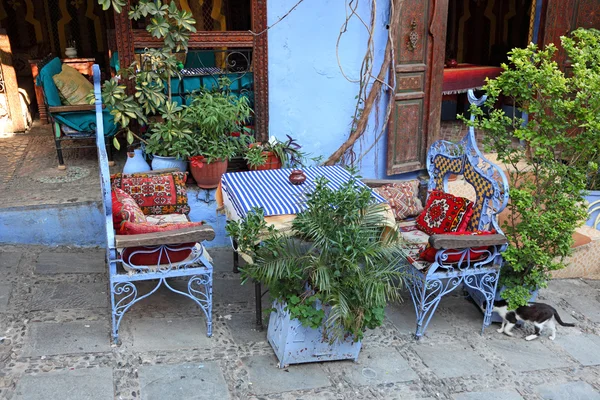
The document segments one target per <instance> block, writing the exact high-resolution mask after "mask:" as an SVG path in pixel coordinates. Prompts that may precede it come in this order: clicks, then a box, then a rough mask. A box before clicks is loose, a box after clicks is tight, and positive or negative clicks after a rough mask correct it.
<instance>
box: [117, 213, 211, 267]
mask: <svg viewBox="0 0 600 400" xmlns="http://www.w3.org/2000/svg"><path fill="white" fill-rule="evenodd" d="M201 225H203V222H186V223H179V224H161V225H155V224H151V223H149V222H143V223H132V222H127V221H125V222H124V223H123V228H122V230H121V234H123V235H137V234H142V233H155V232H165V231H174V230H177V229H182V228H189V227H192V226H201ZM194 245H195V243H183V244H177V245H169V246H168V249H167V250H166V251H160V250H159V248H158V247H132V248H128V249H125V251H124V252H123V260H124V261H125V262H126V263H128V264H131V265H134V266H135V265H138V266H140V265H146V266H152V265H161V264H168V263H169V262H171V263H177V262H180V261H183V260H185V259H186V258H188V257H189V255H190V253H191V252H192V250H191V248H192V247H193V246H194ZM153 250H155V251H153Z"/></svg>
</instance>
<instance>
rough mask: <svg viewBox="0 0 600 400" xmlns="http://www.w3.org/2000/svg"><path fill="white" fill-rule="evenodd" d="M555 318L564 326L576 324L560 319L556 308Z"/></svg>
mask: <svg viewBox="0 0 600 400" xmlns="http://www.w3.org/2000/svg"><path fill="white" fill-rule="evenodd" d="M554 319H555V320H556V322H558V323H559V324H561V325H562V326H575V324H569V323H566V322H563V320H562V319H560V316H559V315H558V311H556V310H554Z"/></svg>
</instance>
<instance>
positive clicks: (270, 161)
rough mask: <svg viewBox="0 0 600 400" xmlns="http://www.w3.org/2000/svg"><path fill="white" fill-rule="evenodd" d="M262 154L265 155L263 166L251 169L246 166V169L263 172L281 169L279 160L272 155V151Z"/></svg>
mask: <svg viewBox="0 0 600 400" xmlns="http://www.w3.org/2000/svg"><path fill="white" fill-rule="evenodd" d="M263 154H266V156H267V161H265V163H264V164H263V165H259V166H257V167H252V166H250V165H248V169H249V170H251V171H264V170H267V169H280V168H281V160H280V159H279V158H278V157H277V156H276V155H275V153H273V152H272V151H263Z"/></svg>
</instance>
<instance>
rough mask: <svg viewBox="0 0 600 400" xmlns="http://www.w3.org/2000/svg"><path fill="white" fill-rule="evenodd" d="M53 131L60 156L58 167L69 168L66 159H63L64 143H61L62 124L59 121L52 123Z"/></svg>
mask: <svg viewBox="0 0 600 400" xmlns="http://www.w3.org/2000/svg"><path fill="white" fill-rule="evenodd" d="M52 131H53V132H52V133H53V134H54V144H55V145H56V154H57V156H58V169H60V170H63V169H67V166H66V165H65V160H64V159H63V153H62V145H61V143H60V125H59V124H58V123H56V122H55V123H53V124H52Z"/></svg>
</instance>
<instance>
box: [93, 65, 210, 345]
mask: <svg viewBox="0 0 600 400" xmlns="http://www.w3.org/2000/svg"><path fill="white" fill-rule="evenodd" d="M93 70H94V94H95V97H96V103H95V115H96V129H97V132H99V133H100V132H103V131H104V126H103V115H102V98H101V95H100V68H99V67H98V65H94V68H93ZM96 146H97V148H98V161H99V164H100V184H101V188H102V203H103V206H104V207H103V210H104V216H105V221H106V243H107V246H106V260H107V264H108V272H109V285H110V288H109V289H110V296H111V309H112V339H113V341H114V342H115V343H118V342H119V326H120V324H121V321H122V319H123V316H124V314H125V312H127V311H128V310H129V309H130V308H131V307H132V306H133V305H134V304H135V303H137V302H139V301H140V300H143V299H145V298H146V297H148V296H150V295H152V294H153V293H154V292H156V291H157V290H158V288H159V287H160V286H161V285H164V286H165V287H167V288H168V289H169V290H171V291H173V292H175V293H177V294H180V295H182V296H185V297H187V298H189V299H191V300H193V301H194V303H196V304H197V305H198V306H199V307H200V308H201V309H202V311H203V312H204V315H205V316H206V327H207V335H208V336H209V337H210V336H211V335H212V277H213V268H212V265H211V263H210V257H209V255H208V252H207V251H206V250H205V249H204V247H203V246H202V244H201V243H202V242H203V241H204V240H212V239H213V238H214V236H215V232H214V230H213V228H212V227H211V226H209V225H202V226H199V227H191V228H183V229H178V230H174V231H168V232H160V233H148V234H140V235H115V232H114V227H113V220H112V202H111V185H110V173H109V169H108V157H107V154H106V149H105V143H104V135H102V134H98V135H96ZM179 252H187V253H186V254H189V255H188V256H187V257H186V258H185V259H183V260H180V261H176V260H175V259H174V258H173V257H174V254H176V253H179ZM136 258H137V259H146V260H148V258H155V259H157V262H156V263H154V264H149V265H145V264H141V262H139V261H136ZM146 262H147V261H146ZM169 278H185V279H186V280H187V285H186V289H185V290H179V289H176V288H175V287H174V286H172V285H171V283H170V281H169ZM140 281H153V282H154V284H155V285H154V286H153V288H152V289H151V290H150V291H149V292H148V293H146V294H143V295H140V294H139V293H138V288H137V287H136V285H135V284H136V282H140Z"/></svg>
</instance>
